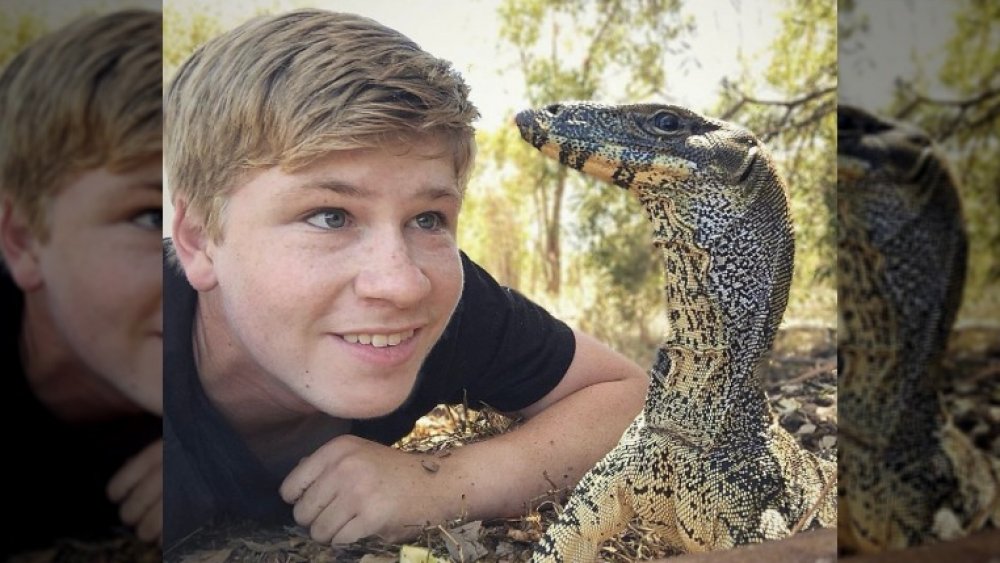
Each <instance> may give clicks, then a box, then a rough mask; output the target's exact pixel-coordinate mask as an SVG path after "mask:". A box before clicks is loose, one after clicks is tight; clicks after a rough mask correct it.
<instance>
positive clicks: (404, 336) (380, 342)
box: [343, 330, 414, 348]
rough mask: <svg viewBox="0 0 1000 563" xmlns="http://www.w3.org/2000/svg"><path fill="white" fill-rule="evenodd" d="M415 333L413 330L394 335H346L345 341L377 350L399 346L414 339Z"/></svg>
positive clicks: (344, 336)
mask: <svg viewBox="0 0 1000 563" xmlns="http://www.w3.org/2000/svg"><path fill="white" fill-rule="evenodd" d="M413 333H414V331H413V330H407V331H405V332H397V333H393V334H345V335H343V339H344V340H345V341H346V342H349V343H351V344H366V345H371V346H374V347H376V348H385V347H386V346H397V345H398V344H399V343H400V342H402V341H404V340H409V339H410V338H412V337H413Z"/></svg>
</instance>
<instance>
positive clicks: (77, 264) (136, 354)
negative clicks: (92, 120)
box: [26, 157, 163, 412]
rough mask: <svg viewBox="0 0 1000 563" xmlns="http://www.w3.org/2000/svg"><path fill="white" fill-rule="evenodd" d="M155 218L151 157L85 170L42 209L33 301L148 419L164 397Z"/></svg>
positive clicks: (158, 196)
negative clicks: (44, 230) (120, 167)
mask: <svg viewBox="0 0 1000 563" xmlns="http://www.w3.org/2000/svg"><path fill="white" fill-rule="evenodd" d="M162 213H163V205H162V165H161V161H160V159H159V158H158V157H157V158H155V159H153V160H151V161H149V162H147V163H145V164H143V165H141V166H139V167H137V168H135V169H133V170H131V171H128V172H121V173H112V172H110V171H108V170H107V169H106V168H99V169H96V170H90V171H87V172H84V173H83V174H81V175H80V176H78V177H77V178H76V179H74V180H73V181H72V182H71V183H70V184H69V185H68V186H66V187H65V188H63V189H62V190H61V191H60V192H59V193H58V194H57V195H56V196H55V197H54V198H53V200H52V201H51V202H50V204H49V206H48V208H47V214H46V221H47V225H48V232H49V238H48V240H47V241H45V242H38V243H36V251H35V252H36V256H37V264H38V268H39V273H40V278H41V285H40V291H39V292H38V294H37V295H38V296H39V297H40V298H41V299H42V301H43V302H44V307H45V309H46V310H47V312H48V315H49V316H50V317H51V319H52V321H53V323H54V325H55V328H56V330H57V332H58V333H59V335H58V336H59V337H61V339H63V340H64V341H65V342H67V343H68V344H69V347H70V348H71V349H72V350H73V352H75V354H76V355H77V356H78V357H79V358H80V359H81V360H82V361H83V363H84V364H85V365H86V366H87V367H88V368H89V369H90V370H92V371H93V372H95V373H97V374H98V375H99V376H101V377H102V378H104V379H105V380H106V381H107V382H109V383H111V385H112V386H114V387H115V388H116V389H118V390H119V391H121V392H123V393H124V394H125V395H126V396H128V397H129V398H130V399H131V400H132V401H134V402H136V403H138V404H139V405H140V406H142V407H144V408H145V409H146V410H149V411H153V412H160V411H161V410H162V396H163V377H162V374H163V328H162V325H163V317H162V307H161V304H162V287H163V266H162V263H163V258H162V257H163V250H162V236H163V234H162ZM26 289H29V288H26ZM30 298H33V297H31V296H29V299H30ZM28 322H32V321H31V320H30V319H29V320H28ZM44 345H45V344H44V343H42V344H40V346H44ZM39 353H41V354H44V353H45V352H44V349H42V350H40V351H39Z"/></svg>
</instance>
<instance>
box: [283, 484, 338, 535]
mask: <svg viewBox="0 0 1000 563" xmlns="http://www.w3.org/2000/svg"><path fill="white" fill-rule="evenodd" d="M335 483H336V480H335V479H317V480H316V481H315V482H313V484H312V486H310V487H309V488H308V489H306V490H305V492H303V493H302V495H301V496H299V500H297V501H295V508H294V509H292V515H293V516H294V517H295V522H296V523H298V524H299V525H300V526H306V527H308V526H310V525H312V523H313V521H314V520H316V518H317V517H318V516H319V515H320V513H321V512H323V510H324V509H325V508H326V507H328V506H330V505H331V504H332V503H333V502H334V501H336V500H337V487H336V485H335Z"/></svg>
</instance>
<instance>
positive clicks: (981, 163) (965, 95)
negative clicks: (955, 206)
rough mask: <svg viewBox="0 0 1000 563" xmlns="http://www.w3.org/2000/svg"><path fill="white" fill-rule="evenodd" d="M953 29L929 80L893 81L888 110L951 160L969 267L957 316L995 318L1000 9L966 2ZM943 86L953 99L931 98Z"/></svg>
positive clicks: (999, 274) (999, 266)
mask: <svg viewBox="0 0 1000 563" xmlns="http://www.w3.org/2000/svg"><path fill="white" fill-rule="evenodd" d="M954 23H955V30H954V32H953V34H952V36H951V38H950V39H949V40H948V41H947V43H946V44H945V46H944V49H945V53H946V56H945V60H944V61H943V62H942V64H941V67H940V68H939V69H937V72H936V80H935V79H934V78H933V76H934V71H933V69H931V70H930V72H928V69H924V68H923V65H922V64H921V61H916V62H917V63H918V74H919V75H923V74H930V76H932V78H931V79H928V80H919V81H918V80H903V79H900V80H897V85H896V91H895V93H894V98H893V101H892V103H891V105H890V107H889V108H887V111H886V113H888V114H890V115H893V116H895V117H896V118H898V119H902V120H906V121H909V122H911V123H913V124H915V125H917V126H919V127H921V128H923V129H925V130H926V131H928V133H929V134H930V135H931V136H932V137H933V138H935V139H936V140H937V141H938V142H939V143H940V144H941V146H942V147H943V148H944V150H945V151H946V153H947V154H948V155H949V156H950V159H951V167H952V170H953V172H954V174H955V177H956V179H957V180H958V185H959V194H960V196H961V198H962V206H963V212H964V214H965V223H966V229H967V231H968V235H969V254H970V255H969V266H968V270H967V275H966V286H965V294H964V301H963V305H962V310H961V312H960V313H959V317H960V318H962V317H965V318H969V317H977V318H982V317H990V316H992V317H993V318H995V317H996V315H997V314H998V313H1000V258H998V255H997V252H996V249H997V248H1000V221H997V217H1000V158H998V156H1000V36H998V35H997V34H996V29H997V26H998V25H1000V4H997V3H996V2H989V1H985V0H964V1H963V2H962V3H961V4H959V5H958V6H957V7H956V9H955V11H954ZM934 86H936V88H934V90H933V91H935V92H940V91H941V89H942V88H941V87H944V89H946V90H947V91H949V92H950V93H951V94H950V95H948V96H947V97H940V96H939V97H935V96H932V95H931V93H930V92H931V91H932V87H934Z"/></svg>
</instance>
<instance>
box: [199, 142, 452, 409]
mask: <svg viewBox="0 0 1000 563" xmlns="http://www.w3.org/2000/svg"><path fill="white" fill-rule="evenodd" d="M442 149H443V146H442V145H440V144H438V143H436V142H430V143H427V142H425V143H422V144H419V145H417V146H403V145H400V146H390V147H387V148H386V149H358V150H351V151H342V152H336V153H332V154H331V155H328V156H326V157H324V158H323V159H320V160H318V161H317V162H315V163H313V164H311V165H309V166H308V167H306V168H304V169H301V170H298V171H296V172H294V173H286V172H283V171H282V170H281V169H280V168H271V169H268V170H265V171H263V172H261V173H259V174H257V175H256V176H254V177H252V179H251V180H249V181H248V182H247V183H246V184H243V185H242V186H240V187H239V188H237V189H236V190H234V191H233V192H232V193H231V194H230V196H229V198H228V201H227V203H226V206H225V211H224V213H223V219H222V220H223V228H222V232H223V235H222V240H221V241H220V242H218V243H213V242H208V243H206V244H207V246H206V247H205V248H206V252H205V254H206V256H208V257H209V261H208V262H209V263H210V269H211V272H210V275H209V278H210V281H209V283H207V284H204V285H201V286H200V287H199V284H196V287H197V288H198V289H199V290H201V291H206V290H209V291H208V293H202V294H201V297H200V300H199V307H202V308H203V309H204V310H203V312H202V315H201V318H206V315H207V316H211V317H215V318H218V319H221V322H219V323H218V324H217V325H216V326H221V330H222V331H223V332H226V333H228V334H225V338H226V339H231V340H232V341H233V342H234V344H236V348H237V349H238V350H239V351H240V352H239V353H240V354H241V355H243V356H244V362H246V363H247V365H249V366H250V369H251V370H252V371H254V372H256V373H257V374H259V375H261V376H263V377H264V378H266V379H267V380H266V381H265V382H264V385H261V388H263V389H266V388H270V389H272V390H273V389H274V388H277V389H283V390H284V391H289V392H291V393H292V394H293V395H295V396H297V397H298V398H299V399H301V400H303V401H305V402H306V403H308V404H309V405H311V406H312V407H314V408H316V409H318V410H320V411H322V412H325V413H327V414H330V415H333V416H338V417H342V418H369V417H375V416H380V415H383V414H386V413H389V412H391V411H392V410H394V409H395V408H397V407H398V406H400V405H401V404H402V403H403V401H404V400H405V399H406V397H407V396H408V395H409V393H410V390H411V389H412V388H413V385H414V382H415V378H416V376H417V372H418V371H419V369H420V366H421V364H422V363H423V361H424V359H425V358H426V356H427V354H428V352H429V351H430V349H431V348H432V347H433V346H434V344H435V343H436V342H437V340H438V338H439V337H440V336H441V334H442V332H443V331H444V328H445V326H446V325H447V324H448V320H449V318H450V317H451V314H452V312H453V311H454V309H455V306H456V304H457V303H458V299H459V296H460V294H461V291H462V267H461V262H460V258H459V253H458V247H457V244H456V239H455V230H456V223H457V220H458V213H459V209H460V207H461V201H462V198H461V193H460V191H459V187H458V185H457V180H456V177H455V172H454V166H453V162H452V158H451V156H450V154H449V155H448V156H445V157H437V158H434V157H431V156H429V155H432V154H447V153H445V151H444V150H442ZM428 151H430V152H428ZM222 340H223V339H217V340H215V342H220V341H222ZM202 353H205V351H203V352H202ZM207 353H208V354H209V355H211V354H213V352H212V351H211V350H208V351H207ZM274 383H277V384H278V385H277V387H275V385H274Z"/></svg>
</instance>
